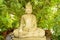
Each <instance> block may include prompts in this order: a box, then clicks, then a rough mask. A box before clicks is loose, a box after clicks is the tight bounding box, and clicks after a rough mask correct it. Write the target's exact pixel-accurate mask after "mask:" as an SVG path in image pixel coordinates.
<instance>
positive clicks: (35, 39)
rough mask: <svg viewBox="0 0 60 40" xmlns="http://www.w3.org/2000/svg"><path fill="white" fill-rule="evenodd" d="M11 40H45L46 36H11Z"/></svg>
mask: <svg viewBox="0 0 60 40" xmlns="http://www.w3.org/2000/svg"><path fill="white" fill-rule="evenodd" d="M13 40H46V37H23V38H13Z"/></svg>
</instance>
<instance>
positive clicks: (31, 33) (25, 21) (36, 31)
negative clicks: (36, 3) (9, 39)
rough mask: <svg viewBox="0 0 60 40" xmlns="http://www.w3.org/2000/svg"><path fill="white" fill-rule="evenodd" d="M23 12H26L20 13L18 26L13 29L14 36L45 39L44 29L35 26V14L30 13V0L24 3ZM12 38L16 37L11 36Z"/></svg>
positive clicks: (22, 38)
mask: <svg viewBox="0 0 60 40" xmlns="http://www.w3.org/2000/svg"><path fill="white" fill-rule="evenodd" d="M25 13H26V14H24V15H22V17H21V23H20V27H19V28H18V29H15V30H14V31H13V34H14V36H15V37H18V38H20V40H25V39H24V38H33V37H35V38H37V39H35V38H34V39H35V40H46V37H45V31H44V30H43V29H41V28H38V27H37V20H36V16H35V15H33V14H32V5H31V3H30V2H28V3H27V5H26V9H25ZM38 38H40V39H38ZM13 40H17V39H14V38H13ZM27 40H29V39H27ZM30 40H33V39H30Z"/></svg>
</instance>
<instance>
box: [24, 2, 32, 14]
mask: <svg viewBox="0 0 60 40" xmlns="http://www.w3.org/2000/svg"><path fill="white" fill-rule="evenodd" d="M25 12H26V13H27V14H31V13H32V5H31V3H30V2H28V3H27V4H26V10H25Z"/></svg>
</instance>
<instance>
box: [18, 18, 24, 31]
mask: <svg viewBox="0 0 60 40" xmlns="http://www.w3.org/2000/svg"><path fill="white" fill-rule="evenodd" d="M23 27H24V18H23V17H22V18H21V23H20V28H19V29H20V30H22V29H23Z"/></svg>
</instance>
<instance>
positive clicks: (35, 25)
mask: <svg viewBox="0 0 60 40" xmlns="http://www.w3.org/2000/svg"><path fill="white" fill-rule="evenodd" d="M33 20H34V28H35V29H36V28H37V20H36V17H35V16H34V18H33Z"/></svg>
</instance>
